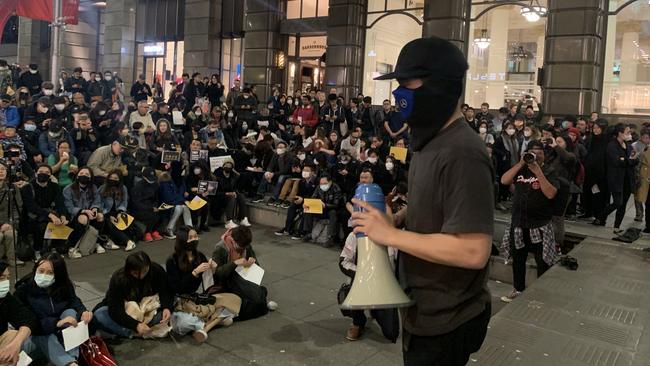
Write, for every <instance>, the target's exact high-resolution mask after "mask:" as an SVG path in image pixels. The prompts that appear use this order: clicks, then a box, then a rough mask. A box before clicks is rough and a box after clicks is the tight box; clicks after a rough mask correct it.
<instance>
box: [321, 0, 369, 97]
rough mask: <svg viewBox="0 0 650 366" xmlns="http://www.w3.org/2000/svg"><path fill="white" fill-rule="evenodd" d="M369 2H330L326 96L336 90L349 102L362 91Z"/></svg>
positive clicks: (344, 0)
mask: <svg viewBox="0 0 650 366" xmlns="http://www.w3.org/2000/svg"><path fill="white" fill-rule="evenodd" d="M366 3H367V1H366V0H330V2H329V16H328V19H327V60H326V68H325V89H326V93H327V92H329V89H330V88H336V89H337V93H338V94H343V95H344V96H345V98H346V99H347V98H350V97H352V96H356V95H357V93H359V92H360V91H361V86H362V84H363V73H362V70H361V69H362V65H363V52H364V50H363V45H364V44H365V39H366V25H365V12H366ZM375 103H376V101H375Z"/></svg>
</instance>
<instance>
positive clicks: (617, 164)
mask: <svg viewBox="0 0 650 366" xmlns="http://www.w3.org/2000/svg"><path fill="white" fill-rule="evenodd" d="M631 154H632V144H629V143H625V149H623V148H622V147H621V145H620V144H619V143H618V141H617V140H613V141H610V142H609V144H608V145H607V186H608V188H609V191H610V192H612V193H620V192H623V190H624V186H625V183H626V182H627V184H628V185H629V189H630V191H631V192H634V187H635V185H636V183H635V174H634V167H635V166H636V165H637V164H638V163H639V159H634V160H632V159H630V155H631Z"/></svg>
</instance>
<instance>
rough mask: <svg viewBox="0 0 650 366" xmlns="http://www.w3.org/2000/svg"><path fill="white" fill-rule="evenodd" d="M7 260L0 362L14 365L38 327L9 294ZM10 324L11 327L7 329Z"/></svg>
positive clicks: (0, 303)
mask: <svg viewBox="0 0 650 366" xmlns="http://www.w3.org/2000/svg"><path fill="white" fill-rule="evenodd" d="M0 61H1V60H0ZM9 269H10V266H9V264H8V263H7V262H4V261H2V260H0V364H2V365H15V364H16V363H17V362H18V355H19V354H20V352H21V350H22V349H23V348H24V345H25V343H26V342H27V341H28V339H29V337H30V336H31V335H32V334H33V333H34V331H35V330H36V329H37V328H38V327H39V324H38V320H37V319H36V316H35V315H34V313H33V312H32V311H31V310H30V309H29V307H27V305H25V304H23V303H22V302H21V301H20V300H19V299H18V298H17V297H16V296H14V295H13V294H11V292H9V290H10V289H11V284H10V279H11V273H10V272H9ZM8 325H11V327H12V329H9V327H8Z"/></svg>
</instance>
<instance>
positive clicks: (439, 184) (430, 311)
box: [352, 37, 518, 365]
mask: <svg viewBox="0 0 650 366" xmlns="http://www.w3.org/2000/svg"><path fill="white" fill-rule="evenodd" d="M467 69H468V65H467V61H466V58H465V56H464V55H463V54H462V52H461V51H460V50H459V49H458V48H457V47H456V46H455V45H454V44H452V43H451V42H449V41H447V40H443V39H440V38H437V37H429V38H420V39H416V40H413V41H411V42H409V43H408V44H406V45H405V46H404V47H403V48H402V50H401V52H400V55H399V57H398V60H397V64H396V66H395V71H394V72H393V73H390V74H387V75H384V76H381V77H379V78H380V79H393V78H395V79H397V81H398V82H399V84H400V87H399V88H398V89H396V90H395V91H394V95H395V98H396V101H397V104H399V105H400V106H401V107H402V108H401V111H402V113H403V114H404V116H405V118H406V119H407V120H408V121H409V126H410V128H411V138H412V140H411V147H412V149H413V151H414V152H415V153H414V155H413V158H412V160H411V166H410V169H409V180H408V182H409V189H408V191H409V195H411V197H417V199H412V200H411V201H410V202H409V206H408V209H407V211H406V216H407V219H406V230H401V229H398V228H395V227H394V226H393V225H392V223H391V222H390V220H389V218H388V217H387V215H386V214H384V213H382V212H381V211H379V210H377V209H376V208H374V207H372V206H371V205H370V204H368V203H365V202H362V201H358V200H353V203H354V204H356V205H359V206H360V207H361V208H362V209H363V210H362V212H355V213H354V214H353V215H352V225H353V226H354V231H355V233H365V234H366V235H368V237H369V238H370V239H371V240H373V242H375V243H376V244H380V245H386V246H392V247H394V248H395V249H397V250H399V252H400V253H399V258H398V260H399V268H400V279H401V283H403V284H404V285H405V287H406V288H407V292H409V293H410V294H411V296H412V297H413V298H414V299H416V301H417V304H416V305H415V306H412V307H409V308H406V309H405V310H404V313H403V314H405V316H404V317H403V319H405V321H404V324H403V342H404V347H403V350H404V351H403V358H404V364H405V365H423V364H448V365H462V364H465V363H467V361H468V360H469V356H470V354H471V353H473V352H476V351H478V350H479V348H480V347H481V344H482V343H483V340H484V338H485V334H486V332H487V325H488V322H489V319H490V313H491V305H490V294H489V291H488V290H487V287H486V283H487V275H488V268H487V262H488V259H489V257H490V249H491V243H492V235H493V232H494V227H493V220H494V206H493V205H494V202H493V198H492V197H493V195H492V193H493V192H492V177H493V172H492V166H491V163H490V159H489V157H488V154H487V151H486V148H485V145H484V144H483V142H482V141H481V140H480V139H479V138H478V136H477V135H476V133H475V132H474V131H473V130H472V129H471V128H470V127H469V126H468V125H467V123H464V121H463V119H462V118H461V113H460V108H459V105H460V103H459V99H460V97H461V95H462V92H463V81H464V80H465V78H466V73H467ZM459 146H462V149H463V153H462V154H459V153H458V147H459ZM516 155H517V156H518V154H516ZM451 167H453V168H451ZM470 172H471V173H470ZM468 174H471V176H472V179H471V180H469V179H467V176H468ZM436 207H446V208H448V209H442V210H440V209H437V208H436ZM442 298H444V300H443V301H441V299H442ZM452 343H453V344H454V347H451V348H450V347H446V346H444V345H446V344H452ZM458 343H460V344H458Z"/></svg>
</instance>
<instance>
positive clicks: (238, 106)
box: [233, 88, 257, 126]
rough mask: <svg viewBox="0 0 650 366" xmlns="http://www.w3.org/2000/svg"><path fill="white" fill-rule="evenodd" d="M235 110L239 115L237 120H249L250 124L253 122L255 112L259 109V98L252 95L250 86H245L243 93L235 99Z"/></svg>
mask: <svg viewBox="0 0 650 366" xmlns="http://www.w3.org/2000/svg"><path fill="white" fill-rule="evenodd" d="M233 110H234V111H235V114H236V115H237V121H238V122H243V121H246V122H248V124H249V126H250V125H251V124H252V123H253V120H254V119H255V118H254V117H255V116H254V114H255V112H256V111H257V100H256V99H255V97H253V96H252V95H251V89H250V88H244V90H242V92H241V94H240V95H239V96H238V97H237V99H236V100H235V104H234V106H233Z"/></svg>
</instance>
